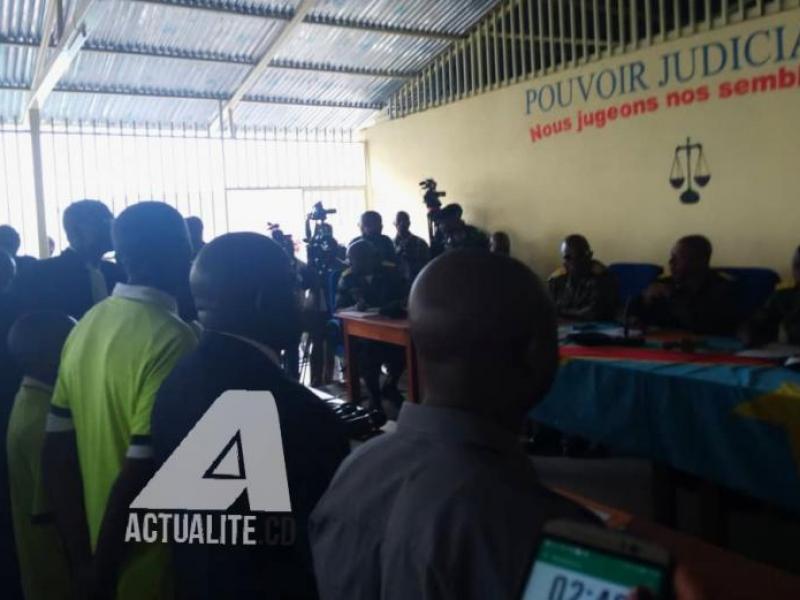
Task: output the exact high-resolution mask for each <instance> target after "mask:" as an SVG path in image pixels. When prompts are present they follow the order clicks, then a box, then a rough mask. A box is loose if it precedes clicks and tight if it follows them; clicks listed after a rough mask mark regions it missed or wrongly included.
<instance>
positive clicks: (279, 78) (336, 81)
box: [249, 69, 403, 104]
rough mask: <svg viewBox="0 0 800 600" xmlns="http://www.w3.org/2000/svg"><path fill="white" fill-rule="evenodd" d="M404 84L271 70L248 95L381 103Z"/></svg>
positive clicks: (315, 73)
mask: <svg viewBox="0 0 800 600" xmlns="http://www.w3.org/2000/svg"><path fill="white" fill-rule="evenodd" d="M402 83H403V81H402V80H398V79H388V78H386V77H364V76H360V75H343V74H337V73H321V72H315V71H298V70H295V69H268V70H267V72H266V73H264V75H263V77H261V79H260V80H259V81H258V83H256V84H255V85H254V86H253V87H252V89H251V90H250V92H249V94H250V95H253V96H284V97H288V98H314V99H316V100H322V101H325V102H351V103H352V102H366V103H370V104H372V103H377V102H380V101H381V100H382V99H383V98H385V97H386V96H387V95H389V94H391V93H392V92H393V91H395V90H396V89H398V87H399V86H400V85H402Z"/></svg>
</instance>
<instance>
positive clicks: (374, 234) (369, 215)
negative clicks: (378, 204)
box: [350, 210, 397, 264]
mask: <svg viewBox="0 0 800 600" xmlns="http://www.w3.org/2000/svg"><path fill="white" fill-rule="evenodd" d="M358 227H359V229H360V230H361V235H360V236H358V237H357V238H355V239H354V240H352V241H351V242H350V246H352V245H353V244H355V243H356V242H359V241H361V240H366V241H368V242H370V243H371V244H372V245H373V246H375V248H376V249H377V250H378V254H380V257H381V260H382V261H384V262H390V263H392V264H397V255H396V254H395V251H394V242H392V240H391V238H390V237H389V236H386V235H383V218H382V217H381V214H380V213H379V212H375V211H374V210H368V211H367V212H365V213H364V214H363V215H361V218H360V219H359V221H358Z"/></svg>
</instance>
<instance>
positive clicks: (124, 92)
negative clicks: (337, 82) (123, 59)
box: [0, 83, 383, 110]
mask: <svg viewBox="0 0 800 600" xmlns="http://www.w3.org/2000/svg"><path fill="white" fill-rule="evenodd" d="M2 90H9V91H24V92H27V91H30V88H29V87H27V86H24V85H14V84H0V91H2ZM53 91H54V92H62V93H67V94H100V95H108V96H141V97H145V98H176V99H183V100H213V101H220V100H222V101H225V100H229V99H230V97H229V96H227V95H224V94H223V95H221V94H215V93H213V92H193V91H180V90H154V89H141V88H127V87H114V88H109V87H104V86H89V85H78V84H63V83H62V84H58V85H57V86H56V87H55V88H54V89H53ZM241 102H244V103H247V104H281V105H291V106H317V107H323V108H358V109H364V110H380V109H381V108H383V104H382V103H380V102H350V101H336V100H315V99H313V98H288V97H284V96H264V95H254V96H244V97H243V98H242V100H241Z"/></svg>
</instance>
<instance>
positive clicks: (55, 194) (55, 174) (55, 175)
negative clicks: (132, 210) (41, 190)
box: [6, 119, 117, 249]
mask: <svg viewBox="0 0 800 600" xmlns="http://www.w3.org/2000/svg"><path fill="white" fill-rule="evenodd" d="M57 155H58V152H56V131H55V127H54V124H53V119H50V157H51V158H52V159H53V175H52V178H53V196H52V206H53V210H54V211H55V217H56V225H55V230H56V239H57V240H58V247H59V249H61V248H63V247H64V239H63V235H62V233H61V218H60V217H61V215H60V211H59V210H58V205H59V200H58V160H57V159H56V156H57ZM6 189H8V186H7V185H6ZM111 212H112V213H113V214H114V215H116V214H117V210H116V206H114V201H113V200H112V201H111Z"/></svg>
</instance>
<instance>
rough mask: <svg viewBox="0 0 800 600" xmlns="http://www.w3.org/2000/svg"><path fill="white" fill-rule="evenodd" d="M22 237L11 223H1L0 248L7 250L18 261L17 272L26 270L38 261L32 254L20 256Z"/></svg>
mask: <svg viewBox="0 0 800 600" xmlns="http://www.w3.org/2000/svg"><path fill="white" fill-rule="evenodd" d="M20 245H22V239H20V237H19V233H17V230H16V229H14V228H13V227H12V226H11V225H0V250H5V251H6V252H8V253H9V254H10V255H11V258H13V259H14V261H15V262H16V263H17V272H19V271H24V270H25V269H27V268H28V267H29V266H30V265H32V264H34V263H35V262H36V259H35V258H33V257H32V256H19V254H18V253H19V247H20Z"/></svg>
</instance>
